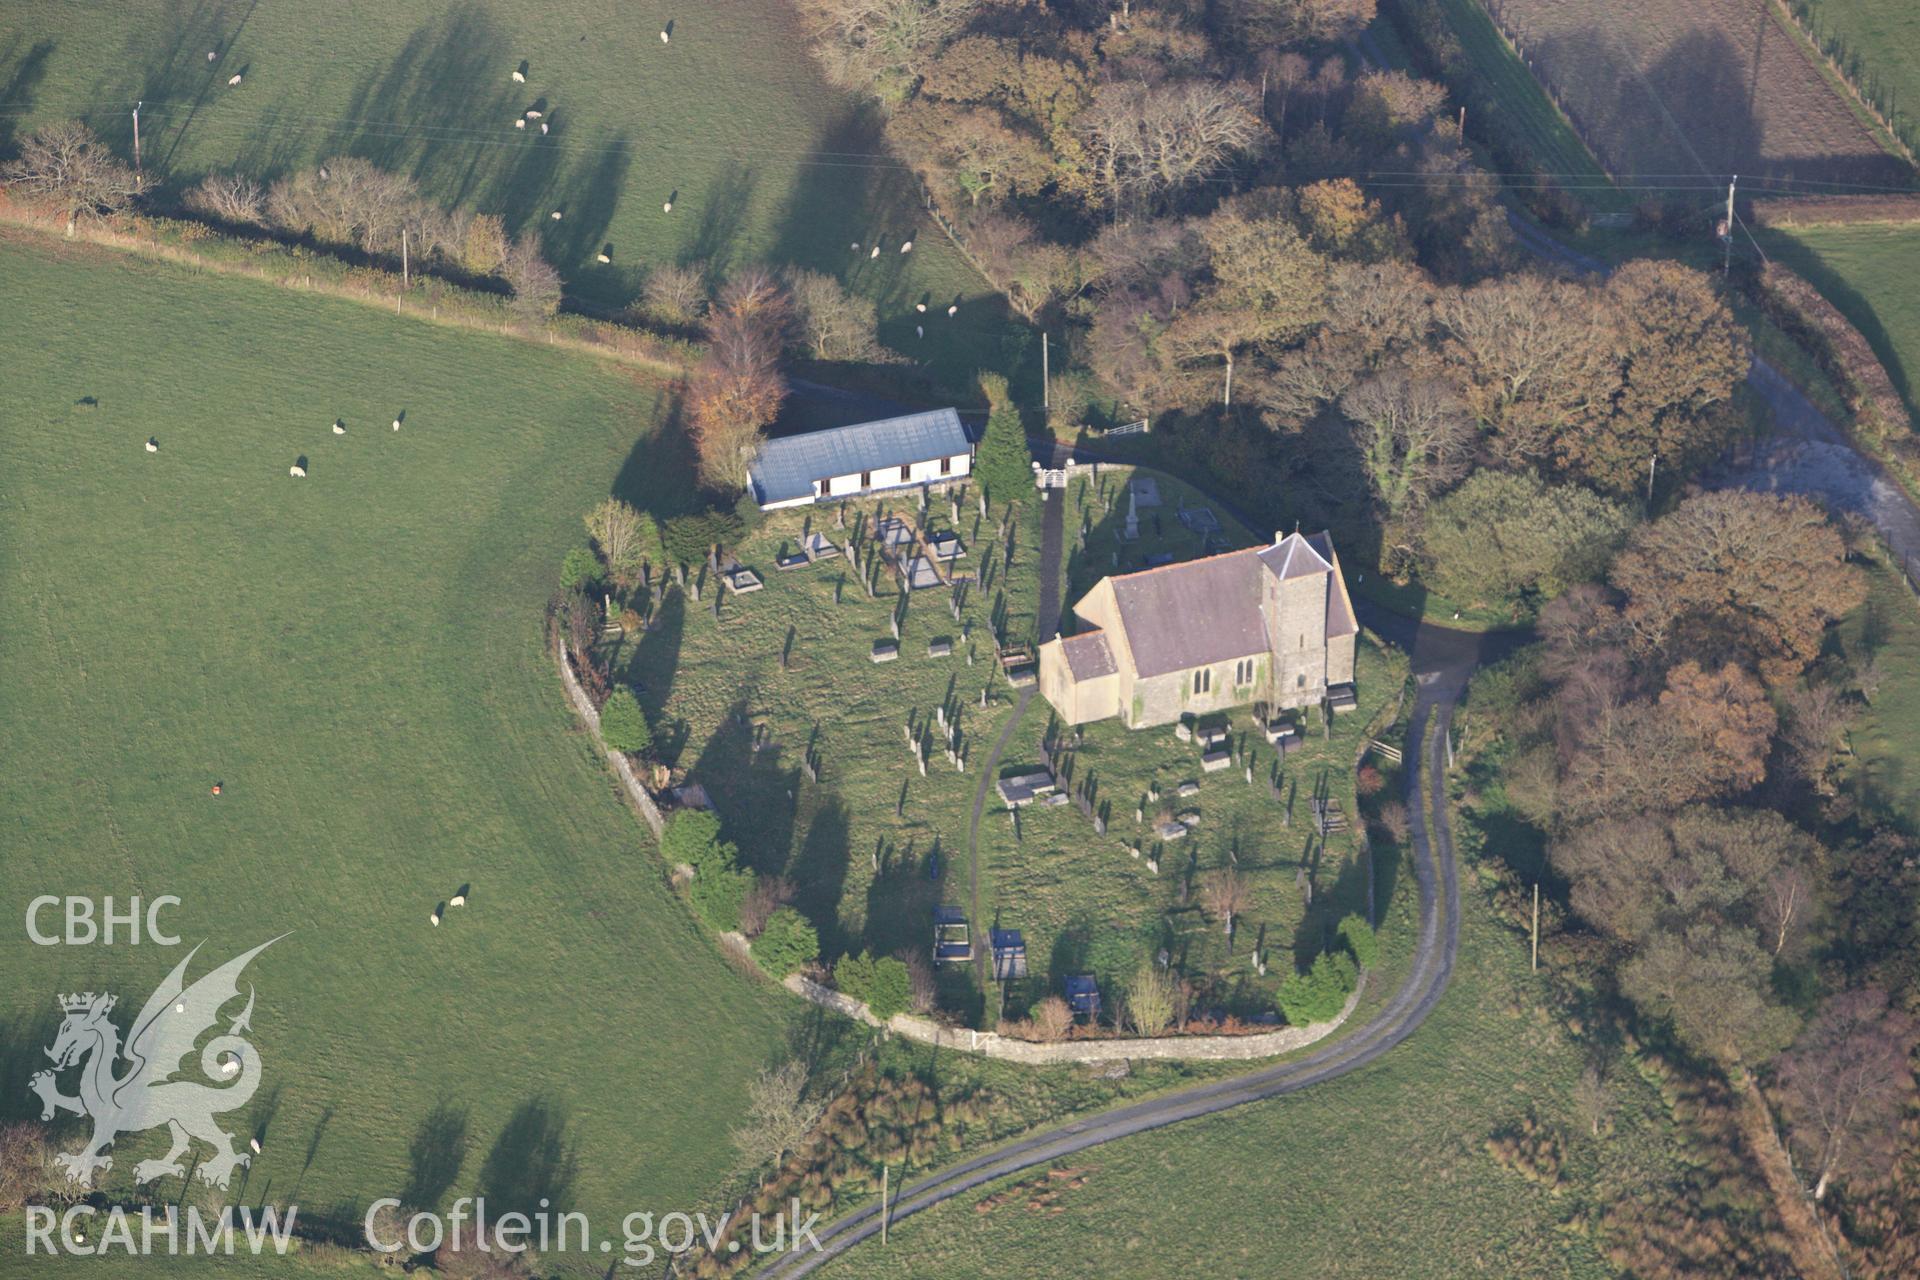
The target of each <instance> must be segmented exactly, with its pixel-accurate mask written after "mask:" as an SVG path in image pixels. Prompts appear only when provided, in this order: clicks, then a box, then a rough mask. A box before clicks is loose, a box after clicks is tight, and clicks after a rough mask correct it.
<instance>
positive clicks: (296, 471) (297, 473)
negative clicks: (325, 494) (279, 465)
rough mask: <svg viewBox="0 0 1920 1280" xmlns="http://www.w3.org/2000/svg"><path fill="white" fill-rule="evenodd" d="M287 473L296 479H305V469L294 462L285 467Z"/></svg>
mask: <svg viewBox="0 0 1920 1280" xmlns="http://www.w3.org/2000/svg"><path fill="white" fill-rule="evenodd" d="M287 474H288V475H290V476H292V477H293V478H294V479H296V480H305V479H306V478H307V469H306V468H305V467H303V466H301V465H300V464H299V463H297V462H296V463H294V464H293V465H292V466H290V467H288V468H287Z"/></svg>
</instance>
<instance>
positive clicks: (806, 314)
mask: <svg viewBox="0 0 1920 1280" xmlns="http://www.w3.org/2000/svg"><path fill="white" fill-rule="evenodd" d="M786 281H787V292H788V294H789V295H790V296H791V297H792V298H793V309H794V313H795V315H796V316H797V317H798V319H799V325H798V326H797V327H798V329H799V331H800V335H801V338H802V341H803V342H804V343H805V344H806V349H807V351H808V352H809V353H810V354H811V355H812V356H813V358H814V359H815V360H871V359H872V358H873V357H874V356H875V355H877V354H878V353H879V350H880V344H879V343H878V342H876V341H875V340H874V336H873V330H874V309H873V300H872V299H870V298H863V297H860V296H859V295H858V294H854V293H850V292H848V291H847V288H846V286H844V285H842V284H841V283H840V282H839V281H838V280H835V279H834V278H833V277H832V276H830V275H825V274H823V273H821V272H818V271H803V270H798V269H795V270H792V271H789V272H788V273H787V276H786Z"/></svg>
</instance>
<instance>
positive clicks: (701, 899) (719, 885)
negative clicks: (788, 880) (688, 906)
mask: <svg viewBox="0 0 1920 1280" xmlns="http://www.w3.org/2000/svg"><path fill="white" fill-rule="evenodd" d="M713 854H714V855H715V856H713V857H710V858H709V859H708V861H706V862H704V863H701V864H700V865H698V866H696V867H695V868H694V873H693V883H692V884H691V885H689V886H688V888H687V898H688V900H689V901H691V902H692V903H693V910H694V914H696V915H698V916H699V917H700V918H701V919H702V920H705V921H706V922H707V923H708V924H709V925H711V926H713V927H714V928H715V929H719V930H721V931H722V932H727V931H729V930H733V929H738V928H739V927H740V907H741V904H742V903H744V902H745V901H746V900H747V895H748V894H750V893H752V892H753V882H754V876H753V872H751V871H748V870H746V869H744V868H742V867H739V866H736V865H735V864H734V855H735V850H734V847H733V846H732V845H730V844H720V845H714V846H713Z"/></svg>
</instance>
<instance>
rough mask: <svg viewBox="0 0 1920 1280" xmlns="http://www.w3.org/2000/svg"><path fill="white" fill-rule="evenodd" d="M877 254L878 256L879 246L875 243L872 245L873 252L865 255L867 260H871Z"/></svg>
mask: <svg viewBox="0 0 1920 1280" xmlns="http://www.w3.org/2000/svg"><path fill="white" fill-rule="evenodd" d="M879 256H880V246H879V245H875V246H873V252H872V253H870V254H868V255H867V261H868V262H872V261H873V260H874V259H875V258H877V257H879Z"/></svg>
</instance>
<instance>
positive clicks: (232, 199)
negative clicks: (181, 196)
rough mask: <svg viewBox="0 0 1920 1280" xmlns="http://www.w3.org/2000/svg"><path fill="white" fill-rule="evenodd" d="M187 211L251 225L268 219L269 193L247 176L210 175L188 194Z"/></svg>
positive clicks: (236, 174) (230, 174)
mask: <svg viewBox="0 0 1920 1280" xmlns="http://www.w3.org/2000/svg"><path fill="white" fill-rule="evenodd" d="M187 207H188V208H189V209H192V210H194V211H195V212H196V213H204V214H206V215H207V216H208V217H210V218H218V219H220V221H222V222H232V223H237V224H240V225H243V226H246V225H252V224H256V223H259V222H263V221H265V219H266V215H267V193H266V192H265V191H263V190H262V189H261V187H260V184H259V183H257V182H255V181H254V180H253V179H252V178H249V177H246V176H245V175H244V174H238V173H210V174H208V175H207V176H206V177H205V178H203V179H201V181H200V185H199V186H197V187H195V188H194V189H193V190H192V191H190V192H188V193H187Z"/></svg>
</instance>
